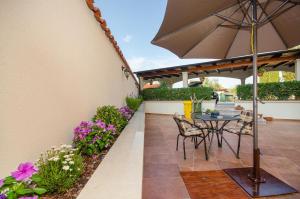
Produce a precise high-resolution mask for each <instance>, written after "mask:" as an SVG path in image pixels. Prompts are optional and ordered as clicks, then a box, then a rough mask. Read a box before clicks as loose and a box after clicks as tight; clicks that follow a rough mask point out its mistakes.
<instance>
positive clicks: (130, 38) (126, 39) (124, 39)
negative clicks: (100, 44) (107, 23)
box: [123, 34, 132, 43]
mask: <svg viewBox="0 0 300 199" xmlns="http://www.w3.org/2000/svg"><path fill="white" fill-rule="evenodd" d="M131 40H132V36H131V35H128V34H127V35H125V37H124V38H123V41H124V42H125V43H129V42H131Z"/></svg>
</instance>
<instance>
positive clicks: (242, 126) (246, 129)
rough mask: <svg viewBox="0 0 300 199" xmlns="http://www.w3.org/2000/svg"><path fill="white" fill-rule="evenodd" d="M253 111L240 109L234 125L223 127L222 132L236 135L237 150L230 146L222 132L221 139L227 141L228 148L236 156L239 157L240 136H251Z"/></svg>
mask: <svg viewBox="0 0 300 199" xmlns="http://www.w3.org/2000/svg"><path fill="white" fill-rule="evenodd" d="M252 126H253V113H252V111H242V112H241V114H240V119H239V120H238V121H237V122H236V124H235V126H233V127H227V128H226V127H225V128H224V129H223V132H228V133H232V134H235V135H237V136H238V145H237V150H236V151H234V149H233V148H232V147H231V146H230V144H229V143H228V141H227V140H226V139H225V138H224V137H223V134H222V139H224V141H225V142H226V143H227V145H228V146H229V148H230V149H231V150H232V151H233V152H234V153H235V155H236V157H237V158H240V157H239V154H240V146H241V137H242V135H249V136H253V131H252V130H253V128H252Z"/></svg>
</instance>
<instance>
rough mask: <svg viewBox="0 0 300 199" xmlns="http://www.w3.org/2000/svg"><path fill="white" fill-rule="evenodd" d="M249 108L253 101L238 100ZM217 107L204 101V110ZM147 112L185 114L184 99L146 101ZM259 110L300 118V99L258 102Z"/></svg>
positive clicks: (278, 115) (281, 117)
mask: <svg viewBox="0 0 300 199" xmlns="http://www.w3.org/2000/svg"><path fill="white" fill-rule="evenodd" d="M235 105H236V106H237V105H240V106H242V107H244V108H245V109H247V110H252V101H236V102H235ZM206 109H215V101H213V100H211V101H203V103H202V110H206ZM145 112H146V113H156V114H174V113H175V112H177V113H179V114H184V109H183V101H146V102H145ZM258 112H259V113H261V114H263V116H264V117H266V116H268V117H273V118H275V119H290V120H300V101H266V102H265V104H261V103H259V104H258Z"/></svg>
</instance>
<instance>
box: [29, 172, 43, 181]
mask: <svg viewBox="0 0 300 199" xmlns="http://www.w3.org/2000/svg"><path fill="white" fill-rule="evenodd" d="M31 180H32V181H33V182H40V181H41V180H42V178H41V177H40V176H39V175H38V174H35V175H33V176H32V177H31Z"/></svg>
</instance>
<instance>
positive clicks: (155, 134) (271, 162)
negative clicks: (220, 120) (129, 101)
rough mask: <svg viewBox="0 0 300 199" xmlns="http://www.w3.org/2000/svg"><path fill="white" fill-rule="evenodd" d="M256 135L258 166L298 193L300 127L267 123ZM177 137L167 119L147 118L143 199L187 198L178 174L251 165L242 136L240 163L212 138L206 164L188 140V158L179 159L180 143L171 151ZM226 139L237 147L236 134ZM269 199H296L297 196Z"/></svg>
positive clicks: (247, 139)
mask: <svg viewBox="0 0 300 199" xmlns="http://www.w3.org/2000/svg"><path fill="white" fill-rule="evenodd" d="M259 133H260V134H259V145H260V148H261V151H262V156H261V167H262V168H263V169H265V170H266V171H268V172H270V173H272V174H273V175H274V176H276V177H278V178H280V179H281V180H283V181H285V182H286V183H288V184H290V185H291V186H293V187H294V188H296V189H297V190H300V122H295V121H273V122H268V123H267V125H262V126H259ZM177 134H178V129H177V126H176V124H175V122H174V121H173V119H172V116H170V115H155V114H147V115H146V127H145V148H144V179H143V199H160V198H161V199H168V198H170V199H177V198H178V199H188V198H189V194H188V192H187V190H186V188H185V185H184V183H183V180H182V178H181V176H180V173H179V172H180V171H205V170H220V169H224V168H234V167H246V166H251V164H252V138H251V137H248V136H243V137H242V142H241V152H240V159H236V158H235V156H234V155H233V153H232V152H231V151H230V149H229V148H228V147H227V146H226V144H225V143H223V147H222V148H218V146H217V143H216V139H214V143H213V144H212V147H211V151H210V158H209V161H206V160H205V157H204V147H203V145H202V144H201V145H200V146H199V148H198V149H194V147H193V144H192V143H191V142H189V140H187V141H186V154H187V159H186V160H184V159H183V149H182V142H180V143H179V150H178V151H176V150H175V148H176V135H177ZM226 137H227V140H228V141H229V142H230V143H231V144H232V145H233V146H235V145H236V143H237V138H236V136H235V135H229V134H226ZM215 138H216V137H215ZM181 141H182V140H181ZM272 198H300V194H293V195H287V196H280V197H272Z"/></svg>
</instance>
